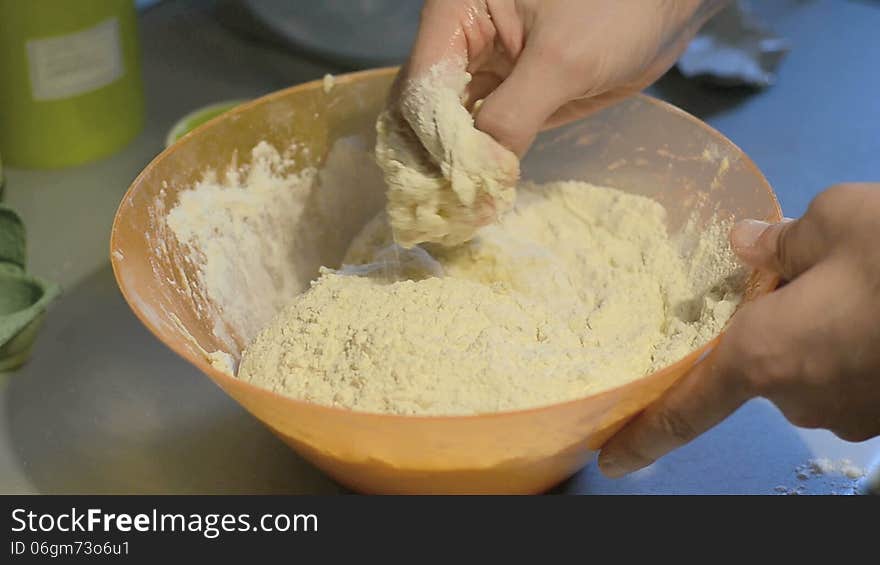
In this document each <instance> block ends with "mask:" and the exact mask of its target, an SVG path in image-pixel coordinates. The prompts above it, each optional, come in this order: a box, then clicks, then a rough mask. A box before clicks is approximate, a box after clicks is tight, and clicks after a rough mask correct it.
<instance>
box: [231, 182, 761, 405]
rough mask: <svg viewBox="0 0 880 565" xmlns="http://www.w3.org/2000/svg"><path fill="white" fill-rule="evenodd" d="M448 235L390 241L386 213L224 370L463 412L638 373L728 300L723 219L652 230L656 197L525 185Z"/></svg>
mask: <svg viewBox="0 0 880 565" xmlns="http://www.w3.org/2000/svg"><path fill="white" fill-rule="evenodd" d="M518 191H519V201H518V203H517V204H516V206H515V207H514V208H513V209H512V210H511V211H510V212H509V213H508V214H506V215H505V216H504V217H502V218H501V219H500V220H499V222H498V223H496V224H493V225H491V226H488V227H486V228H484V229H482V230H481V231H480V232H479V233H478V234H477V235H476V237H474V238H473V239H471V240H470V241H468V242H466V243H464V244H462V245H459V246H457V247H446V246H443V245H429V244H426V245H422V246H417V247H412V248H410V249H406V248H403V247H401V246H399V245H397V244H396V243H395V242H394V235H393V231H392V229H391V227H390V226H389V221H388V218H387V215H386V214H381V215H380V216H378V217H377V218H375V219H373V220H372V221H371V222H369V223H367V225H366V226H365V227H364V229H363V230H362V232H361V233H360V234H359V235H358V236H357V237H356V238H354V240H353V241H352V244H351V246H350V248H349V250H348V253H347V254H346V257H345V260H344V263H345V265H344V266H343V267H342V268H340V269H337V270H331V269H324V270H322V273H321V275H320V276H319V277H318V278H317V279H316V280H315V281H313V282H312V284H311V287H310V289H309V290H308V291H307V292H305V293H303V294H301V295H300V296H297V297H295V298H293V299H292V302H291V303H290V304H289V305H288V306H286V307H285V308H284V309H283V310H281V311H280V312H279V314H278V315H277V316H276V317H275V318H274V319H273V320H272V321H271V323H269V324H268V326H267V327H266V328H265V329H263V331H261V332H260V333H259V335H258V336H257V337H256V339H255V340H254V341H253V343H251V345H250V346H249V347H248V348H247V350H246V351H245V353H244V355H243V358H242V361H241V366H240V368H239V372H238V377H239V378H241V379H243V380H246V381H249V382H251V383H253V384H256V385H259V386H262V387H265V388H268V389H271V390H274V391H276V392H280V393H282V394H287V395H290V396H293V397H296V398H300V399H304V400H309V401H312V402H317V403H321V404H328V405H333V406H339V407H345V408H352V409H356V410H362V411H369V412H384V413H398V414H474V413H485V412H494V411H499V410H510V409H519V408H528V407H534V406H540V405H545V404H550V403H554V402H560V401H565V400H570V399H574V398H578V397H582V396H585V395H587V394H591V393H595V392H598V391H601V390H603V389H607V388H609V387H613V386H616V385H619V384H623V383H626V382H628V381H631V380H634V379H637V378H639V377H642V376H644V375H646V374H648V373H650V372H652V371H654V370H656V369H658V368H661V367H663V366H666V365H668V364H670V363H672V362H675V361H677V360H678V359H680V358H682V357H683V356H685V355H687V354H688V353H690V352H691V351H693V350H694V349H696V348H698V347H699V346H701V345H703V344H704V343H706V342H707V341H709V340H710V339H711V338H713V337H714V336H715V335H717V334H718V333H719V332H720V331H721V329H722V328H723V326H724V325H725V323H726V322H727V321H728V319H729V317H730V316H731V315H732V313H733V311H734V309H735V307H736V305H737V304H738V302H739V300H740V298H741V296H740V294H739V292H738V290H737V289H741V288H742V282H743V279H742V278H743V275H744V272H743V270H742V269H741V268H740V267H739V266H738V265H737V263H736V261H735V259H734V256H733V254H732V252H731V250H730V248H729V245H728V243H727V233H728V231H729V222H714V223H711V224H710V225H708V226H706V225H699V224H697V223H693V224H692V225H691V226H690V227H689V228H687V229H685V230H684V232H683V233H682V234H680V235H676V236H670V235H669V234H668V233H667V231H666V225H667V220H666V212H665V210H664V208H663V207H662V206H661V205H660V204H659V203H657V202H656V201H653V200H650V199H648V198H645V197H641V196H636V195H631V194H627V193H624V192H621V191H618V190H614V189H611V188H603V187H597V186H592V185H589V184H586V183H582V182H555V183H549V184H544V185H536V184H531V183H523V184H521V185H520V188H519V189H518Z"/></svg>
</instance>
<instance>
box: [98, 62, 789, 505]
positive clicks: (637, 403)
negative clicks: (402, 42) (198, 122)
mask: <svg viewBox="0 0 880 565" xmlns="http://www.w3.org/2000/svg"><path fill="white" fill-rule="evenodd" d="M393 74H394V69H380V70H374V71H366V72H362V73H354V74H350V75H343V76H340V77H337V78H336V81H335V85H334V87H333V88H332V89H331V90H330V91H329V92H325V90H324V88H323V86H322V84H321V82H320V81H316V82H314V83H309V84H305V85H300V86H297V87H293V88H291V89H288V90H285V91H281V92H278V93H275V94H272V95H269V96H267V97H264V98H262V99H259V100H256V101H253V102H250V103H247V104H244V105H242V106H240V107H238V108H236V109H234V110H232V111H231V112H229V113H227V114H224V115H222V116H220V117H218V118H216V119H214V120H212V121H211V122H209V123H207V124H205V125H203V126H201V127H199V128H198V129H197V130H195V131H194V132H192V133H190V134H188V135H186V136H185V137H184V138H183V139H181V140H180V141H179V142H178V143H177V144H175V145H174V146H172V147H170V148H169V149H167V150H166V151H165V152H163V153H162V154H161V155H160V156H158V157H157V158H156V159H155V160H154V161H153V162H152V163H151V164H150V165H149V166H148V167H147V168H146V169H145V170H144V172H143V173H142V174H141V175H140V176H139V177H138V178H137V179H136V180H135V182H134V183H133V184H132V186H131V188H130V190H129V192H128V193H127V194H126V196H125V198H124V199H123V201H122V203H121V205H120V207H119V210H118V212H117V216H116V219H115V222H114V226H113V233H112V240H111V252H112V253H111V258H112V263H113V267H114V272H115V274H116V277H117V281H118V283H119V286H120V288H121V290H122V292H123V294H124V295H125V298H126V300H127V301H128V303H129V305H130V306H131V307H132V309H133V310H134V312H135V313H136V314H137V315H138V317H139V318H140V319H141V320H142V321H143V322H144V323H145V324H146V325H147V327H149V329H150V330H151V331H153V333H154V334H156V336H157V337H158V338H159V339H161V340H162V341H163V342H165V343H166V345H168V346H169V347H171V348H172V349H173V350H174V351H176V352H177V353H179V354H180V355H182V356H183V357H184V358H185V359H186V360H187V361H189V362H190V363H192V364H194V365H196V366H197V367H199V368H200V369H201V370H202V371H204V372H205V373H206V374H208V375H209V376H210V377H211V378H212V379H213V380H214V381H215V382H216V383H217V384H218V385H220V386H221V387H222V388H223V389H224V390H226V391H227V392H228V393H229V394H230V395H232V396H233V397H234V398H236V400H238V401H239V402H240V403H242V404H243V405H244V406H245V407H246V408H247V409H248V410H250V411H251V412H252V413H253V414H255V415H256V416H257V417H258V418H260V419H261V420H262V421H263V422H264V423H266V424H267V425H268V426H269V427H270V428H271V429H273V430H274V431H275V432H276V433H277V434H278V435H279V436H281V437H282V438H283V439H285V441H287V442H288V443H290V444H291V445H292V446H293V447H294V448H296V449H297V450H298V451H300V453H302V454H303V455H305V456H306V457H308V458H309V459H311V460H312V461H313V462H315V463H316V464H318V465H319V466H321V467H323V468H324V469H325V470H327V471H328V472H330V473H331V474H333V475H334V476H335V477H336V478H338V479H340V480H342V481H343V482H344V483H346V484H348V485H351V486H355V487H357V488H361V489H363V490H370V491H387V492H411V491H425V490H447V491H448V490H463V491H480V492H484V491H487V490H492V488H501V489H502V490H504V491H531V490H537V489H539V488H543V487H546V486H549V485H552V484H553V483H554V482H556V481H558V480H561V479H563V478H565V476H566V473H568V474H570V473H571V472H573V471H574V470H576V469H577V467H578V466H579V465H583V463H584V462H585V461H586V460H587V458H588V457H589V451H590V450H591V449H595V448H596V447H598V446H599V445H601V442H602V441H604V439H605V438H606V437H607V436H608V435H609V434H610V433H612V432H613V431H614V430H615V429H617V428H618V427H619V426H620V425H622V424H623V423H624V422H625V421H626V419H627V418H629V417H631V416H632V415H634V414H635V413H637V412H638V411H640V410H641V409H643V408H644V407H645V406H646V405H647V404H648V403H649V402H651V401H653V400H654V399H656V398H657V396H658V395H659V394H661V393H662V392H663V391H664V390H665V389H666V388H668V386H670V385H671V384H672V383H673V382H674V381H675V379H677V378H679V377H680V376H681V375H682V374H683V373H684V372H686V370H687V369H688V368H690V367H691V366H692V365H693V364H694V363H695V362H696V361H697V359H698V358H699V357H700V355H702V354H703V353H704V352H705V350H706V348H703V349H701V350H699V351H695V352H693V353H692V354H691V355H690V356H688V357H687V358H686V359H683V360H682V361H680V362H679V363H676V364H675V365H673V366H671V367H668V368H667V369H664V370H662V371H658V372H657V373H655V374H653V375H650V376H648V377H645V378H642V379H639V380H636V381H634V382H632V383H629V384H627V385H625V386H623V387H618V388H616V389H612V390H610V391H606V392H604V393H600V394H597V395H593V396H591V397H587V398H584V399H579V400H576V401H571V402H567V403H562V404H558V405H553V406H548V407H542V408H537V409H531V410H523V411H516V412H508V413H501V414H492V415H481V416H467V417H436V418H419V417H402V416H384V415H374V414H364V413H357V412H352V411H347V410H341V409H336V408H328V407H323V406H318V405H314V404H310V403H307V402H301V401H297V400H293V399H290V398H285V397H282V396H280V395H277V394H274V393H271V392H269V391H265V390H262V389H258V388H256V387H253V386H251V385H249V384H247V383H243V382H240V381H238V380H236V379H235V378H233V377H230V376H229V375H226V374H224V373H222V372H220V371H218V370H217V369H215V368H214V367H212V366H211V365H210V364H209V363H208V361H207V359H206V354H207V353H210V352H214V351H222V352H225V353H228V354H230V355H231V356H232V357H233V358H235V359H237V358H238V357H239V356H240V353H241V350H242V348H243V347H244V346H245V345H246V344H247V342H248V341H249V340H250V339H251V338H252V337H253V334H254V328H259V327H260V326H261V325H262V324H265V322H267V321H268V320H265V319H262V318H265V317H266V316H269V315H271V312H269V313H263V314H261V315H260V316H261V317H260V316H258V317H257V318H256V319H253V320H249V321H248V323H246V324H240V323H239V324H229V323H228V321H227V320H224V319H223V312H222V308H219V307H218V305H216V304H212V302H211V301H210V300H208V298H207V296H206V295H205V293H204V291H203V289H201V288H199V285H198V284H194V281H198V273H197V271H196V268H195V267H194V266H193V265H192V264H191V263H189V262H187V261H186V260H185V253H184V250H183V249H181V248H180V247H179V246H178V244H177V242H176V240H175V238H174V236H173V235H172V234H171V233H170V231H169V229H168V227H167V226H166V224H165V220H164V219H165V215H166V214H167V212H168V211H169V210H170V209H172V208H173V206H174V205H175V204H176V203H177V201H178V193H179V192H180V191H182V190H185V189H187V188H189V187H191V186H192V185H193V184H194V183H195V182H196V181H198V180H199V179H200V178H201V177H202V175H203V174H204V173H205V171H206V170H208V169H213V170H225V169H226V168H227V167H228V166H229V165H230V163H231V162H233V160H234V162H236V163H239V164H245V163H247V162H248V160H249V158H250V152H251V149H252V148H253V147H254V146H255V145H256V144H257V143H259V142H260V141H267V142H269V143H270V144H272V145H274V146H275V147H276V148H278V149H287V148H291V147H293V149H292V151H293V154H294V156H295V159H296V162H297V165H296V166H297V167H299V168H305V167H319V168H320V167H321V166H322V164H323V163H324V162H325V160H326V159H327V158H328V155H330V153H331V148H332V147H333V146H334V144H336V143H337V142H339V141H340V140H342V142H344V143H356V144H360V145H361V146H364V147H372V144H373V141H374V125H373V124H374V120H375V117H376V115H377V113H378V112H379V110H380V108H381V106H382V104H383V103H384V98H385V96H386V93H387V91H388V88H389V86H390V83H391V80H392V78H393ZM523 176H524V178H526V179H531V180H536V181H542V182H543V181H550V180H568V179H574V180H585V181H589V182H593V183H595V184H604V185H608V186H614V187H616V188H620V189H622V190H625V191H629V192H634V193H638V194H642V195H646V196H650V197H652V198H655V199H657V200H659V201H660V202H662V203H663V204H665V205H666V206H667V209H668V210H669V212H670V223H671V225H670V228H671V230H672V231H675V230H676V229H678V228H679V227H681V225H682V224H683V222H684V221H686V220H687V219H688V218H689V217H690V216H691V215H692V214H694V213H696V214H697V215H698V216H699V217H700V218H701V219H702V220H708V219H709V218H710V217H711V216H713V215H714V214H716V213H718V214H721V215H725V216H727V215H730V216H733V217H735V218H740V217H754V218H761V219H766V220H777V219H779V218H780V216H781V214H780V210H779V206H778V204H777V202H776V200H775V198H774V196H773V193H772V191H771V190H770V188H769V186H768V185H767V183H766V181H765V180H764V178H763V176H762V175H761V173H760V172H759V171H758V170H757V168H756V167H755V166H754V164H753V163H752V162H751V161H750V160H749V159H748V157H746V156H745V155H744V154H743V153H742V152H741V151H740V150H739V149H738V148H737V147H735V146H734V145H733V144H731V143H730V142H729V141H727V140H726V139H725V138H724V137H723V136H721V135H720V134H719V133H717V132H716V131H714V130H712V129H711V128H709V127H708V126H706V125H705V124H703V123H701V122H699V121H698V120H696V119H695V118H693V117H691V116H689V115H687V114H685V113H684V112H681V111H680V110H677V109H675V108H674V107H672V106H669V105H667V104H665V103H662V102H659V101H656V100H654V99H651V98H648V97H646V96H636V97H634V98H631V99H629V100H627V101H624V102H622V103H620V104H618V105H617V106H615V107H613V108H610V109H607V110H605V111H603V112H601V113H599V114H597V115H595V116H592V117H590V118H588V119H586V120H583V121H580V122H578V123H576V124H573V125H570V126H568V127H565V128H561V129H557V130H554V131H550V132H545V133H544V134H542V135H541V136H540V137H539V138H538V140H537V141H536V143H535V145H534V147H533V148H532V150H531V151H530V152H529V154H528V155H527V156H526V158H525V159H524V161H523ZM382 191H383V185H382V182H381V176H380V175H379V173H378V169H377V168H376V167H375V165H373V164H372V163H370V162H367V163H363V162H361V163H358V164H356V165H352V167H351V168H350V169H349V174H347V175H343V177H342V179H341V180H340V182H335V183H325V184H323V185H321V186H320V187H319V190H315V194H310V195H309V199H308V201H307V206H311V208H310V209H309V213H307V214H304V215H303V217H302V222H303V224H304V227H307V228H308V229H304V230H303V233H304V234H305V233H309V234H312V235H311V236H310V237H309V239H308V241H307V242H305V243H307V244H302V242H300V243H301V244H299V245H297V246H296V248H295V249H292V250H291V254H290V256H291V261H293V262H294V264H295V277H296V279H297V280H296V284H297V285H299V288H302V289H304V288H306V286H307V285H308V282H309V281H310V280H311V279H313V278H314V277H315V275H316V274H317V272H318V268H319V267H320V266H322V265H327V266H337V265H338V264H339V261H340V260H341V258H342V255H343V253H344V252H345V249H346V247H347V245H348V242H349V241H350V239H351V238H352V237H353V236H354V235H355V234H356V233H357V231H358V230H359V229H360V228H361V227H362V226H363V224H364V223H365V222H366V221H367V220H368V219H370V218H371V217H373V215H375V213H376V212H378V211H379V210H380V209H381V207H382V205H383V197H382ZM298 233H299V231H298ZM303 237H306V236H305V235H303ZM775 282H776V281H775V280H773V279H772V278H770V277H767V276H760V275H757V274H755V275H753V276H752V278H751V279H750V281H749V288H748V289H747V297H748V298H753V297H755V296H757V295H759V294H762V293H765V292H768V291H769V290H771V289H772V288H773V286H774V285H775ZM242 296H243V298H242V299H243V300H246V301H247V300H250V301H257V300H260V299H261V297H259V296H256V295H254V296H251V295H249V290H248V289H246V288H245V289H242ZM218 328H219V331H218ZM709 345H711V344H709ZM707 347H708V345H707ZM456 485H458V487H460V488H456Z"/></svg>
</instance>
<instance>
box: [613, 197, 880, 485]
mask: <svg viewBox="0 0 880 565" xmlns="http://www.w3.org/2000/svg"><path fill="white" fill-rule="evenodd" d="M878 233H880V184H847V185H840V186H836V187H833V188H831V189H829V190H827V191H825V192H823V193H822V194H820V195H819V196H818V197H816V199H815V200H814V201H813V202H812V204H811V205H810V207H809V209H808V210H807V213H806V214H805V215H804V216H803V217H802V218H801V219H799V220H794V221H786V222H782V223H779V224H774V225H767V224H764V223H763V222H757V221H753V220H747V221H745V222H741V223H740V224H738V225H737V226H736V227H735V228H734V231H733V233H732V236H731V239H732V244H733V246H734V249H735V250H736V252H737V253H738V255H739V256H740V258H741V259H742V260H743V261H744V262H745V263H747V264H749V265H751V266H753V267H755V268H758V269H764V270H767V271H773V272H775V273H778V274H779V275H781V276H782V278H783V279H784V280H786V281H788V283H787V284H785V286H783V287H782V288H781V289H779V290H777V291H776V292H773V293H771V294H769V295H767V296H764V297H761V298H760V299H758V300H756V301H754V302H752V303H749V304H746V305H745V306H743V308H742V309H741V310H740V311H739V312H738V313H737V314H736V315H735V316H734V318H733V320H732V321H731V324H730V327H729V329H728V331H727V333H726V334H725V335H724V337H723V338H722V340H721V342H720V344H719V345H718V347H717V348H716V349H715V350H714V351H713V352H712V353H711V354H710V355H709V356H708V357H707V358H706V359H705V360H704V361H702V362H701V363H700V364H699V365H697V367H695V368H694V370H693V371H691V372H690V373H689V374H688V375H686V376H685V378H684V379H683V380H682V381H681V382H680V383H679V384H677V385H675V386H674V387H673V388H672V389H670V390H669V392H667V393H666V395H665V396H664V397H662V398H661V399H660V400H659V401H658V402H657V403H655V404H654V405H652V406H651V407H649V408H648V409H647V410H645V412H644V413H642V414H641V415H640V416H638V417H637V418H636V419H635V420H633V421H632V422H630V423H629V424H628V425H627V426H626V427H624V428H623V429H622V430H621V431H620V432H618V433H617V434H616V435H615V436H614V437H612V438H611V439H610V440H609V441H608V442H607V443H606V444H605V446H604V447H603V449H602V452H601V454H600V457H599V466H600V468H601V469H602V471H603V472H604V473H605V474H606V475H609V476H612V477H617V476H621V475H624V474H626V473H629V472H632V471H635V470H637V469H639V468H642V467H644V466H646V465H649V464H650V463H652V462H653V461H655V460H656V459H658V458H659V457H660V456H662V455H664V454H665V453H667V452H669V451H671V450H673V449H675V448H677V447H679V446H681V445H683V444H685V443H687V442H689V441H690V440H692V439H694V438H695V437H697V436H698V435H699V434H701V433H703V432H704V431H706V430H708V429H709V428H711V427H712V426H714V425H715V424H717V423H719V422H720V421H721V420H723V419H724V418H726V417H727V416H728V415H730V414H731V413H732V412H733V411H734V410H736V409H737V408H738V407H739V406H740V405H741V404H743V403H744V402H745V401H746V400H748V399H750V398H752V397H756V396H761V397H765V398H767V399H769V400H771V401H772V402H773V403H775V404H776V406H778V407H779V409H780V410H781V411H782V413H783V414H784V415H785V416H786V418H788V419H789V420H790V421H791V422H792V423H793V424H795V425H798V426H802V427H807V428H827V429H829V430H831V431H832V432H834V433H835V434H837V435H838V436H839V437H841V438H843V439H845V440H850V441H861V440H865V439H868V438H871V437H873V436H876V435H878V434H880V323H878V320H880V300H878V295H880V248H878V246H877V235H878Z"/></svg>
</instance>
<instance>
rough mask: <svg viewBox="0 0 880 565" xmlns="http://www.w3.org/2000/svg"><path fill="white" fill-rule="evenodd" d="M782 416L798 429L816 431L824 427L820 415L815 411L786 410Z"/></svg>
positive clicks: (824, 423) (823, 420)
mask: <svg viewBox="0 0 880 565" xmlns="http://www.w3.org/2000/svg"><path fill="white" fill-rule="evenodd" d="M783 414H784V415H785V417H786V419H787V420H788V421H789V422H791V423H792V424H794V425H795V426H797V427H799V428H807V429H816V428H822V427H825V426H826V422H825V419H824V418H823V416H822V413H821V412H818V411H816V410H811V409H795V408H788V409H785V410H783Z"/></svg>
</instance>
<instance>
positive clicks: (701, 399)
mask: <svg viewBox="0 0 880 565" xmlns="http://www.w3.org/2000/svg"><path fill="white" fill-rule="evenodd" d="M750 397H751V393H750V391H749V389H748V387H747V386H744V384H743V379H741V374H740V372H739V368H738V364H737V359H736V358H735V355H734V354H733V348H732V347H731V346H730V340H722V341H721V343H720V344H719V345H718V347H717V349H716V350H715V351H714V352H713V353H711V354H710V355H709V356H708V357H707V358H706V359H704V360H703V361H702V362H701V363H699V364H698V365H697V366H696V367H695V368H694V370H693V371H691V372H690V373H688V374H687V375H686V376H685V377H684V379H683V380H682V381H681V382H680V383H679V384H677V385H676V386H674V387H673V388H672V389H670V390H669V392H667V393H666V395H664V396H663V398H661V399H660V400H659V401H658V402H656V403H655V404H653V405H651V406H650V407H649V408H648V409H647V410H645V412H643V413H642V414H641V415H639V416H638V417H636V419H634V420H633V421H632V422H630V423H629V424H627V425H626V426H625V427H624V428H623V429H622V430H621V431H619V432H618V433H617V434H616V435H615V436H614V437H612V438H611V439H610V440H609V441H608V442H607V443H606V444H605V445H604V446H603V447H602V452H601V454H600V456H599V468H600V469H601V470H602V473H603V474H604V475H606V476H608V477H612V478H616V477H621V476H623V475H625V474H627V473H631V472H633V471H636V470H638V469H641V468H642V467H646V466H648V465H650V464H651V463H653V462H654V461H655V460H657V459H658V458H660V457H661V456H662V455H665V454H666V453H668V452H669V451H672V450H673V449H676V448H677V447H680V446H682V445H684V444H686V443H688V442H690V441H691V440H693V439H694V438H695V437H697V436H698V435H700V434H701V433H703V432H705V431H706V430H708V429H710V428H712V427H713V426H715V425H716V424H718V423H719V422H721V421H722V420H723V419H725V418H726V417H727V416H729V415H730V414H732V413H733V412H734V411H735V410H736V409H737V408H739V407H740V405H742V404H743V403H744V402H745V401H746V400H748V399H749V398H750Z"/></svg>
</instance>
